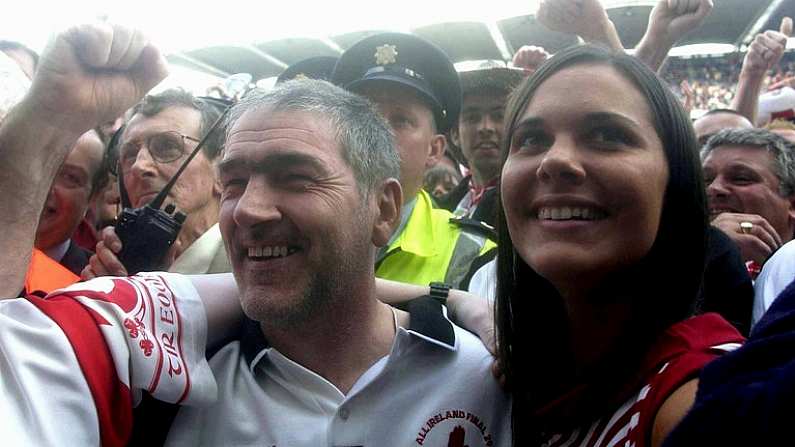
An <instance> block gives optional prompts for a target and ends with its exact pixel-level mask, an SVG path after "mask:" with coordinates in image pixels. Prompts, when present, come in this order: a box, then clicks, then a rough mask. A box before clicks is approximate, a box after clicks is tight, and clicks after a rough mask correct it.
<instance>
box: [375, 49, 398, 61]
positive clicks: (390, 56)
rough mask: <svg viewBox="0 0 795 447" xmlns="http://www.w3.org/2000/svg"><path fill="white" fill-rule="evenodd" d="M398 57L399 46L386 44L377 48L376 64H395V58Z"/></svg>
mask: <svg viewBox="0 0 795 447" xmlns="http://www.w3.org/2000/svg"><path fill="white" fill-rule="evenodd" d="M397 55H398V52H397V46H395V45H389V44H385V45H381V46H380V47H375V63H376V64H378V65H388V64H394V63H395V62H396V59H395V56H397Z"/></svg>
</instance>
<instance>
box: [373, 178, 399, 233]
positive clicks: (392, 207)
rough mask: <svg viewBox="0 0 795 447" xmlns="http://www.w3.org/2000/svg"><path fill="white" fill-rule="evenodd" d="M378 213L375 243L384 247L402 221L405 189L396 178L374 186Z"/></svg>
mask: <svg viewBox="0 0 795 447" xmlns="http://www.w3.org/2000/svg"><path fill="white" fill-rule="evenodd" d="M372 194H374V195H375V197H374V201H375V207H376V215H375V219H374V220H373V245H375V246H376V247H383V246H384V245H386V244H388V243H389V238H390V237H392V233H394V232H395V229H397V226H398V224H399V223H400V209H401V207H402V206H403V190H402V189H401V188H400V182H398V181H397V180H396V179H394V178H388V179H386V180H384V182H383V183H382V184H381V187H380V188H374V190H373V192H372Z"/></svg>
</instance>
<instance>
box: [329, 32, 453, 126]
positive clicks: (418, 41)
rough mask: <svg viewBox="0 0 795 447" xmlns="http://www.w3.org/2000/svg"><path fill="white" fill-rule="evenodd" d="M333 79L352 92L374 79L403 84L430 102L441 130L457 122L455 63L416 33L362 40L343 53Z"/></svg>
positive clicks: (371, 37) (379, 36)
mask: <svg viewBox="0 0 795 447" xmlns="http://www.w3.org/2000/svg"><path fill="white" fill-rule="evenodd" d="M331 81H332V82H333V83H335V84H337V85H339V86H341V87H343V88H345V89H347V90H351V91H356V90H358V89H359V88H361V87H363V86H364V85H365V84H369V83H372V82H375V81H381V82H384V81H386V82H395V83H398V84H402V85H404V86H407V87H410V88H413V89H414V90H415V91H417V92H418V93H419V94H420V96H421V97H423V98H424V99H425V100H427V102H428V103H429V105H431V108H432V110H433V114H434V118H435V119H436V126H437V128H438V130H439V132H442V133H443V132H446V131H447V130H448V129H450V127H451V126H452V125H454V124H456V125H457V123H458V113H459V111H460V109H461V86H460V83H459V80H458V74H457V73H456V71H455V67H453V63H452V62H451V61H450V58H449V57H447V54H445V52H444V51H442V49H441V48H439V47H437V46H436V45H434V44H432V43H430V42H428V41H426V40H424V39H422V38H420V37H417V36H415V35H413V34H402V33H381V34H375V35H372V36H369V37H366V38H364V39H362V40H360V41H359V42H357V43H356V44H354V45H353V46H352V47H350V48H349V49H348V50H347V51H345V52H344V53H343V54H342V56H340V60H339V61H338V62H337V65H336V67H335V68H334V74H333V75H332V79H331Z"/></svg>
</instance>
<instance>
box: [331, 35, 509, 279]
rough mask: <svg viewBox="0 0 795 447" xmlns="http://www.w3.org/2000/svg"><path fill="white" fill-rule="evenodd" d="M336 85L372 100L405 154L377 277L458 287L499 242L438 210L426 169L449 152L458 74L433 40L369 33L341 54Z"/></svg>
mask: <svg viewBox="0 0 795 447" xmlns="http://www.w3.org/2000/svg"><path fill="white" fill-rule="evenodd" d="M332 82H334V83H335V84H337V85H340V86H342V87H344V88H346V89H348V90H351V91H354V92H356V93H359V94H361V95H363V96H365V97H367V98H368V99H370V100H371V101H373V102H374V103H375V104H376V105H377V106H378V108H379V110H380V111H381V113H382V114H383V115H384V117H385V118H386V119H387V121H388V122H389V123H390V125H391V126H392V129H393V131H394V133H395V138H396V141H397V145H398V151H399V153H400V158H401V167H400V175H401V178H400V183H401V186H402V187H403V197H404V198H405V199H404V200H405V204H404V205H403V209H402V214H401V222H400V226H399V227H398V229H397V230H396V231H395V234H394V235H393V236H392V239H391V240H390V242H389V244H388V245H387V246H386V247H384V249H382V250H381V251H380V252H379V254H378V257H377V259H376V276H378V277H380V278H386V279H392V280H396V281H401V282H408V283H413V284H428V283H430V282H444V283H447V284H450V285H458V284H459V283H461V281H462V280H463V279H464V277H465V276H466V274H467V272H468V271H469V269H470V266H471V265H472V263H473V261H474V260H475V259H476V258H478V257H480V256H482V255H484V254H486V253H487V252H489V250H491V249H493V248H494V247H495V244H494V242H492V241H491V240H490V239H489V236H490V231H489V228H488V227H486V226H485V225H483V224H481V223H479V222H476V221H473V220H471V219H456V218H455V217H454V216H453V215H452V214H451V213H450V212H448V211H446V210H442V209H435V208H434V207H433V202H432V200H431V197H430V195H429V194H428V193H427V192H426V191H424V190H422V188H421V187H422V181H423V175H424V173H425V171H426V170H427V169H428V168H430V167H432V166H434V165H435V164H436V163H438V161H439V160H440V158H441V157H442V156H443V154H444V148H445V145H446V144H445V143H446V141H445V137H444V135H443V134H444V133H445V132H447V131H448V130H449V129H450V128H451V126H453V125H457V123H458V114H459V110H460V108H461V87H460V83H459V80H458V74H457V73H456V71H455V68H454V67H453V64H452V62H451V61H450V59H449V58H448V57H447V55H446V54H445V53H444V52H443V51H442V50H441V49H439V48H438V47H436V46H435V45H433V44H431V43H429V42H427V41H425V40H423V39H421V38H419V37H417V36H414V35H410V34H400V33H382V34H376V35H373V36H369V37H367V38H365V39H363V40H361V41H359V42H358V43H356V44H354V45H353V46H352V47H351V48H349V49H348V50H347V51H345V52H344V53H343V54H342V56H340V60H339V62H337V65H336V67H335V68H334V73H333V75H332Z"/></svg>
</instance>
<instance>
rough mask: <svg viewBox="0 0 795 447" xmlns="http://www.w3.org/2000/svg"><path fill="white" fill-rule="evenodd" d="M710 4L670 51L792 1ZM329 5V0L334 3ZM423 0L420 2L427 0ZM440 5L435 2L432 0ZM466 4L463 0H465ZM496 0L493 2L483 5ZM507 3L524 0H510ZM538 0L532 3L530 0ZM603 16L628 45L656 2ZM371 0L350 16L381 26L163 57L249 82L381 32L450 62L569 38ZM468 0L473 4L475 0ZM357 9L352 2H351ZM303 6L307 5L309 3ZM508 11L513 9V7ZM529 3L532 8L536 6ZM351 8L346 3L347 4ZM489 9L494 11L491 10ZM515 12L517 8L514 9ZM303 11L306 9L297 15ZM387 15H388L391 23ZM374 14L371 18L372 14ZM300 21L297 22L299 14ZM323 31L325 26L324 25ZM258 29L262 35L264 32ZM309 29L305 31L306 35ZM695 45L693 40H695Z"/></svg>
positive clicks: (748, 32) (787, 10)
mask: <svg viewBox="0 0 795 447" xmlns="http://www.w3.org/2000/svg"><path fill="white" fill-rule="evenodd" d="M714 2H715V7H714V9H713V11H712V13H711V14H710V16H709V17H708V18H707V20H706V22H705V23H704V25H703V26H702V27H701V28H699V29H698V30H696V31H694V32H692V33H690V34H689V35H687V36H685V37H684V38H683V39H682V40H681V41H680V42H679V43H678V44H679V45H681V46H684V47H681V48H678V50H679V51H678V52H677V53H676V54H679V55H687V54H704V53H720V52H726V51H731V50H732V49H738V48H739V49H742V48H743V47H744V45H746V44H747V43H749V42H750V41H751V40H752V39H753V36H754V35H755V34H756V33H758V32H759V31H760V30H766V29H771V28H772V29H778V27H779V23H780V22H781V19H782V17H783V16H785V15H790V16H793V15H795V0H714ZM332 3H333V2H332ZM404 3H405V1H404ZM429 3H430V2H428V1H427V0H424V1H422V2H419V5H422V4H426V5H427V4H429ZM438 3H445V2H435V3H434V4H438ZM463 3H465V2H456V5H455V6H450V5H447V6H444V5H443V6H444V8H446V10H447V11H451V8H456V10H457V12H458V14H452V13H451V14H450V16H457V17H478V16H480V17H483V16H484V14H485V13H484V12H483V10H484V9H488V8H484V7H483V5H482V4H480V5H479V6H478V8H477V9H478V10H479V11H472V12H471V13H468V12H466V11H463V10H461V11H458V10H459V9H462V8H465V7H464V6H462V4H463ZM466 3H468V2H466ZM499 3H500V2H499V1H495V0H491V1H489V4H490V5H491V4H495V8H497V6H498V5H496V4H499ZM510 3H523V2H515V1H512V2H510ZM528 3H534V4H537V2H528ZM603 3H604V4H605V5H606V8H607V10H608V14H609V16H610V18H611V19H612V20H613V22H614V23H615V24H616V27H617V29H618V32H619V35H620V37H621V40H622V42H623V43H624V46H625V47H627V48H633V47H634V46H635V45H636V44H637V43H638V41H639V40H640V38H641V37H642V35H643V33H644V31H645V29H646V25H647V22H648V17H649V13H650V11H651V9H652V7H653V6H654V4H655V3H656V2H655V1H648V0H646V1H643V0H604V1H603ZM374 5H375V2H371V1H370V2H367V3H366V4H365V6H360V8H362V7H364V8H367V10H366V11H364V10H361V9H360V10H358V11H355V12H351V13H350V14H353V15H363V16H364V17H366V19H362V20H364V21H365V22H367V23H372V24H382V25H383V26H373V27H363V28H359V29H356V28H347V29H354V30H353V31H349V32H343V33H338V34H334V33H333V32H332V33H331V34H329V35H317V33H312V32H309V33H307V32H306V31H304V32H303V33H302V32H301V30H300V27H296V33H295V34H294V35H290V34H289V33H288V34H287V36H288V37H282V38H275V39H257V38H256V37H255V36H252V39H251V40H250V41H249V42H246V43H242V44H232V45H212V46H204V47H201V48H197V49H193V50H188V51H175V52H172V53H171V54H170V55H169V60H170V62H172V63H173V64H177V65H182V66H185V67H188V68H192V69H195V70H200V71H203V72H206V73H208V74H213V75H216V76H227V75H230V74H232V73H238V72H246V73H250V74H252V75H253V77H254V80H258V79H264V78H269V77H273V76H277V75H278V74H279V73H280V72H281V71H282V70H283V69H284V68H285V67H287V66H289V65H290V64H292V63H294V62H297V61H299V60H302V59H305V58H307V57H311V56H335V55H339V54H340V53H341V52H342V51H344V50H345V49H346V48H348V47H349V46H351V45H352V44H353V43H354V42H356V41H357V40H359V39H361V38H363V37H365V36H368V35H371V34H374V33H377V32H380V31H410V32H413V33H415V34H418V35H420V36H422V37H424V38H427V39H428V40H430V41H432V42H434V43H436V44H437V45H439V46H440V47H441V48H442V49H444V50H445V51H446V52H447V54H448V55H449V56H450V57H451V58H452V59H453V61H454V62H461V61H467V60H484V59H491V60H500V59H501V60H504V61H508V60H510V58H511V55H512V54H513V52H514V51H515V50H516V49H518V48H519V47H521V46H522V45H540V46H543V47H544V48H546V49H547V50H548V51H550V52H554V51H556V50H559V49H561V48H563V47H565V46H568V45H570V44H572V43H574V42H575V41H576V40H575V38H574V37H573V36H570V35H565V34H560V33H555V32H551V31H549V30H547V29H546V28H544V27H543V26H541V25H540V24H539V23H538V22H537V21H536V19H535V14H534V13H533V14H520V15H510V14H511V12H510V11H508V15H505V16H503V17H504V18H494V19H492V18H484V20H472V19H464V20H452V21H450V20H442V21H435V22H433V23H430V24H426V25H419V26H412V25H411V23H412V21H411V20H405V17H404V18H403V19H404V20H403V21H402V22H401V20H399V19H400V18H399V17H397V14H396V13H395V9H396V8H397V6H394V5H395V4H394V3H393V4H392V6H389V4H385V5H384V6H383V7H380V6H374ZM473 5H476V4H475V3H473ZM352 8H353V9H356V6H353V7H352ZM306 9H307V10H311V9H313V7H312V6H307V8H306ZM411 9H412V10H413V11H414V17H412V18H413V19H414V23H417V21H418V17H419V16H420V12H419V11H422V10H423V7H422V6H418V7H417V8H411ZM509 9H513V10H516V9H517V8H516V6H515V5H513V6H511V7H510V8H509ZM527 9H532V10H535V7H532V6H531V7H530V8H527ZM344 10H345V9H343V10H342V11H339V10H338V11H334V10H331V11H324V10H319V11H313V12H311V14H313V16H314V15H315V14H318V15H320V16H325V17H328V22H330V23H333V22H334V21H336V20H337V19H338V18H340V17H342V16H343V15H344V14H346V13H345V12H343V11H344ZM347 10H348V11H352V9H347ZM491 12H492V13H494V11H491ZM515 12H516V11H515ZM302 14H306V13H302ZM390 14H392V15H394V16H395V17H392V19H395V20H393V21H390V16H389V15H390ZM429 16H430V17H435V16H436V17H439V18H443V17H445V15H444V13H443V11H430V14H429ZM372 17H375V18H372ZM267 22H268V20H267V19H263V23H262V28H263V29H266V28H268V23H267ZM299 23H302V21H301V19H299ZM327 28H328V29H331V28H330V27H328V26H327ZM263 34H266V33H265V32H263ZM309 34H313V35H312V36H311V37H307V35H309ZM693 44H697V45H693ZM698 44H700V45H698ZM704 44H722V45H721V46H718V47H717V48H718V49H715V50H711V49H710V48H712V47H709V46H705V45H704Z"/></svg>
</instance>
